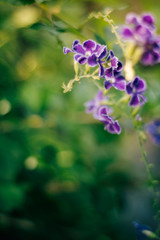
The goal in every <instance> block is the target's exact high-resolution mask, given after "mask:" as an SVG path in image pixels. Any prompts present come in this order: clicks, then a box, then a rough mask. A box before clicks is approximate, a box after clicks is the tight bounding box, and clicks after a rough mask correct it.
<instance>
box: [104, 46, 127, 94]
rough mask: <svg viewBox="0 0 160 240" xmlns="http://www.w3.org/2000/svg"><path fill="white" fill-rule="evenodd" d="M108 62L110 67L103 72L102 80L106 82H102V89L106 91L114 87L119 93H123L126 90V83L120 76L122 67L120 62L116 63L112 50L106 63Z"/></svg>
mask: <svg viewBox="0 0 160 240" xmlns="http://www.w3.org/2000/svg"><path fill="white" fill-rule="evenodd" d="M109 60H110V63H108V64H109V65H110V67H109V68H106V69H105V70H104V78H105V79H106V81H104V87H105V88H106V89H107V90H108V89H110V88H111V87H114V88H116V89H118V90H120V91H124V90H125V88H126V81H125V78H124V77H123V76H121V75H120V74H121V71H122V68H123V65H122V63H121V62H120V61H118V58H117V57H115V56H114V53H113V51H112V50H111V51H110V53H109V56H108V58H107V61H109Z"/></svg>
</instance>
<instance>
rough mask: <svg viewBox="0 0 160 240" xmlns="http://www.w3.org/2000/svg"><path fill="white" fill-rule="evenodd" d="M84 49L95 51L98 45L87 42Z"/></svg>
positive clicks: (91, 41) (93, 42)
mask: <svg viewBox="0 0 160 240" xmlns="http://www.w3.org/2000/svg"><path fill="white" fill-rule="evenodd" d="M83 47H84V48H85V49H86V51H94V50H95V48H96V43H95V41H93V40H90V39H89V40H87V41H85V42H84V43H83Z"/></svg>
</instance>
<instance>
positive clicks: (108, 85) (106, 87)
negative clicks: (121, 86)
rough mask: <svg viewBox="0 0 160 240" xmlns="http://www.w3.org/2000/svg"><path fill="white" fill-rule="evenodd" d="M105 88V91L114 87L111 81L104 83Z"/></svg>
mask: <svg viewBox="0 0 160 240" xmlns="http://www.w3.org/2000/svg"><path fill="white" fill-rule="evenodd" d="M104 87H105V89H107V90H108V89H110V88H111V87H112V83H111V82H110V81H107V80H106V81H104Z"/></svg>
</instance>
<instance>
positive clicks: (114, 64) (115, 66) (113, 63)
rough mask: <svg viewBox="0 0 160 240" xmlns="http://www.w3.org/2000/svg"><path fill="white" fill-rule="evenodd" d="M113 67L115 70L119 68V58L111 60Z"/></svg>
mask: <svg viewBox="0 0 160 240" xmlns="http://www.w3.org/2000/svg"><path fill="white" fill-rule="evenodd" d="M111 67H113V68H117V67H118V58H117V57H113V58H111Z"/></svg>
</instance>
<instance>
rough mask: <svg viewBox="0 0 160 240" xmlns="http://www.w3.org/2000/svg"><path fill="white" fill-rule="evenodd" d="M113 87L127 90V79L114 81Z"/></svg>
mask: <svg viewBox="0 0 160 240" xmlns="http://www.w3.org/2000/svg"><path fill="white" fill-rule="evenodd" d="M113 87H114V88H116V89H118V90H120V91H125V90H126V81H124V80H122V81H115V83H113Z"/></svg>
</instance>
